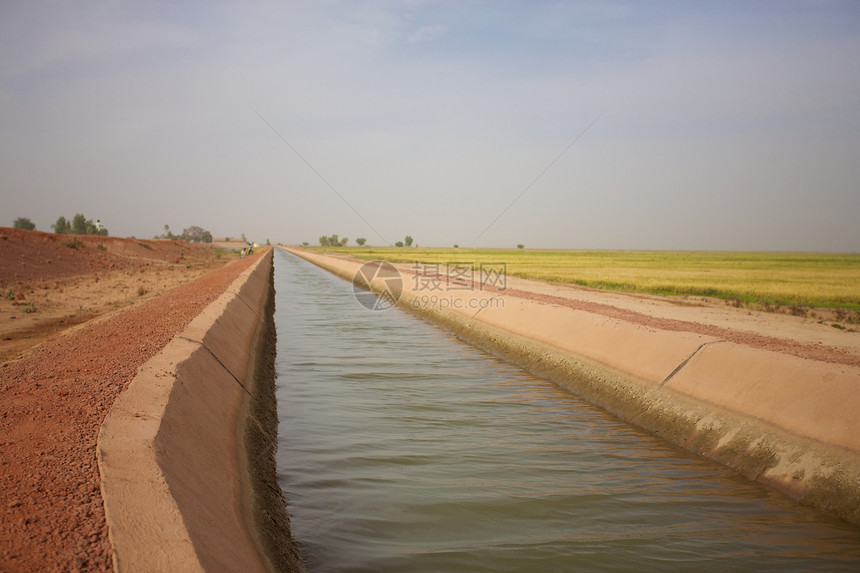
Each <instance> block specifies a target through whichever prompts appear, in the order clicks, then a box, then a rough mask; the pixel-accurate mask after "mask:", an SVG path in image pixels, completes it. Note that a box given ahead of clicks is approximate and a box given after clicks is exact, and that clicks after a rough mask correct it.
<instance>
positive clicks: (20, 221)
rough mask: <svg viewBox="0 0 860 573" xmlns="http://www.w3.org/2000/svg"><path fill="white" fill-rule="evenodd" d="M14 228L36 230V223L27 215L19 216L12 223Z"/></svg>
mask: <svg viewBox="0 0 860 573" xmlns="http://www.w3.org/2000/svg"><path fill="white" fill-rule="evenodd" d="M12 228H13V229H23V230H25V231H35V230H36V224H35V223H34V222H33V221H31V220H30V219H28V218H27V217H18V218H17V219H15V222H14V223H12Z"/></svg>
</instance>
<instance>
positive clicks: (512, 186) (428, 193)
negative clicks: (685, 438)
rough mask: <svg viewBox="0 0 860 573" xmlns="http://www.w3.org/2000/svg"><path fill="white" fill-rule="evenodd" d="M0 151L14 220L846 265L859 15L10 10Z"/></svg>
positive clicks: (675, 7) (5, 220)
mask: <svg viewBox="0 0 860 573" xmlns="http://www.w3.org/2000/svg"><path fill="white" fill-rule="evenodd" d="M269 124H270V125H271V127H270V125H269ZM273 128H274V129H273ZM276 131H277V133H276ZM0 134H2V137H0V177H2V188H0V201H2V203H0V204H2V209H0V212H2V216H0V225H4V226H10V225H11V224H12V221H13V220H14V219H15V218H16V217H18V216H26V217H30V218H31V219H32V220H33V221H34V222H35V223H36V224H37V226H38V228H39V229H41V230H50V224H51V223H53V222H54V221H56V219H57V217H58V216H60V215H65V216H66V217H70V216H72V215H74V214H75V213H76V212H83V213H84V214H86V215H87V216H88V217H89V218H92V219H94V220H95V219H96V218H99V219H101V220H102V221H103V222H104V224H105V225H106V226H107V228H108V229H109V230H110V232H111V234H112V235H118V236H137V237H152V236H153V235H156V234H158V233H161V232H162V231H163V227H164V225H165V224H169V225H170V227H171V229H172V230H174V231H175V232H179V231H181V230H182V229H183V228H184V227H188V226H191V225H199V226H202V227H204V228H206V229H208V230H210V231H211V232H212V233H213V234H214V235H215V236H224V235H227V236H238V235H239V234H241V233H245V234H246V235H247V236H248V238H249V239H253V240H256V241H260V242H263V241H265V240H266V239H270V240H271V241H272V242H284V243H297V242H301V241H309V242H311V243H316V242H317V238H318V237H319V236H320V235H323V234H326V235H328V234H333V233H337V234H339V235H341V236H347V237H349V238H350V239H354V238H356V237H365V238H367V239H368V243H369V244H374V245H381V244H386V243H393V242H394V241H397V240H400V239H402V238H403V236H404V235H406V234H410V235H412V236H414V237H415V240H416V242H417V243H418V244H419V245H421V246H450V245H452V244H454V243H459V244H460V246H463V247H465V246H472V245H474V246H487V247H513V246H515V245H516V244H517V243H524V244H525V245H526V246H528V247H558V248H631V249H732V250H827V251H860V2H856V1H845V2H838V1H834V2H830V1H810V2H793V1H783V0H780V1H776V2H748V1H743V2H736V3H735V2H723V1H720V2H713V1H708V2H687V1H679V2H639V1H635V2H633V1H631V2H601V3H596V2H595V3H592V2H532V1H529V2H525V1H524V2H469V1H465V2H453V1H452V2H432V1H411V2H385V1H377V2H356V1H343V2H338V1H328V2H260V3H248V2H242V3H234V2H223V3H220V2H200V3H197V2H103V3H90V2H57V3H45V2H9V1H5V0H0ZM278 134H280V135H278ZM577 137H579V139H578V140H576V138H577ZM282 138H283V139H282ZM574 140H576V141H575V143H573V145H571V143H572V142H574ZM568 146H570V147H569V148H568ZM565 149H567V151H566V152H565V151H564V150H565ZM563 152H564V153H563ZM299 154H300V155H299ZM560 154H561V155H560ZM559 155H560V156H559ZM302 158H304V159H302ZM553 162H554V163H553ZM550 165H551V166H550ZM548 166H550V167H549V169H546V168H547V167H548ZM544 170H546V171H544ZM541 173H543V175H542V176H541ZM539 176H540V177H539ZM536 178H537V181H535V179H536ZM326 182H327V183H326ZM533 182H534V184H533V185H531V184H532V183H533ZM530 185H531V187H529V186H530ZM332 188H333V189H332ZM518 197H519V199H518V200H517V198H518ZM515 200H516V201H515ZM512 202H513V205H511V203H512ZM350 205H351V206H352V208H351V207H350ZM508 207H510V208H509V209H507V211H505V209H506V208H508ZM353 209H354V210H353ZM356 211H357V212H358V213H359V214H360V215H358V214H356ZM503 212H504V214H502V213H503ZM500 214H502V215H501V217H499V215H500ZM497 217H498V219H497ZM494 220H495V223H493V221H494ZM491 223H493V224H492V225H491ZM490 225H491V226H490ZM488 226H490V227H489V229H487V227H488ZM479 236H480V239H478V237H479ZM476 239H477V242H476Z"/></svg>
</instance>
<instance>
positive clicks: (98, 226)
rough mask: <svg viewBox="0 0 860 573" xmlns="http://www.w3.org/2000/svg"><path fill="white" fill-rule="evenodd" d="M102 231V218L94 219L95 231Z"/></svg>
mask: <svg viewBox="0 0 860 573" xmlns="http://www.w3.org/2000/svg"><path fill="white" fill-rule="evenodd" d="M101 232H102V220H101V219H96V233H101Z"/></svg>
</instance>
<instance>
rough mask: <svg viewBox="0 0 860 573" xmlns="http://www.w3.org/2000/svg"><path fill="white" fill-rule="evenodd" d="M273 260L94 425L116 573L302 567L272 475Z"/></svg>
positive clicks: (156, 360) (207, 312)
mask: <svg viewBox="0 0 860 573" xmlns="http://www.w3.org/2000/svg"><path fill="white" fill-rule="evenodd" d="M272 256H273V251H272V250H270V251H269V252H268V253H264V254H263V256H262V257H260V259H259V260H258V261H257V262H255V263H254V265H252V266H251V267H250V268H249V269H247V270H246V271H245V272H244V273H243V274H242V275H241V276H240V277H239V278H238V279H236V281H235V282H234V283H233V284H232V285H231V286H230V287H229V288H228V289H227V291H226V292H225V293H224V294H223V295H221V297H219V298H218V299H217V300H216V301H214V302H213V303H211V304H210V305H209V306H207V307H206V308H205V309H204V310H203V312H201V314H200V315H199V316H198V317H197V318H195V319H194V320H193V321H192V322H191V323H190V324H189V325H188V327H187V328H186V329H185V330H184V331H183V332H182V333H180V335H178V336H177V337H176V338H174V339H173V340H172V341H171V342H170V343H169V344H168V345H167V346H166V347H165V348H164V349H163V350H162V351H161V352H160V353H159V354H158V355H156V356H155V357H153V358H152V359H151V360H149V361H148V362H147V363H146V364H144V365H143V366H141V368H140V370H139V371H138V374H137V376H136V377H135V379H134V380H133V381H132V383H131V384H130V385H129V387H128V388H127V389H126V391H125V392H123V393H122V394H121V395H120V397H119V398H118V399H117V401H116V402H115V403H114V405H113V407H112V408H111V411H110V413H109V414H108V416H107V417H106V418H105V421H104V423H103V424H102V427H101V430H100V432H99V437H98V444H97V448H96V450H97V457H98V463H99V471H100V473H101V492H102V498H103V500H104V507H105V516H106V519H107V524H108V531H109V537H110V541H111V545H112V548H113V561H114V569H115V570H116V571H119V572H126V571H214V570H218V571H223V570H228V571H302V570H303V567H302V565H301V562H300V559H299V556H298V551H297V549H296V546H295V544H294V543H293V540H292V538H291V536H290V528H289V518H288V516H287V513H286V507H285V504H284V500H283V496H282V494H281V489H280V487H279V486H278V483H277V480H276V475H275V461H274V450H275V448H276V445H277V430H276V429H277V420H278V418H277V404H276V401H275V391H274V353H275V329H274V318H273V311H274V285H273V264H272Z"/></svg>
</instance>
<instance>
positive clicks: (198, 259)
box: [0, 228, 238, 362]
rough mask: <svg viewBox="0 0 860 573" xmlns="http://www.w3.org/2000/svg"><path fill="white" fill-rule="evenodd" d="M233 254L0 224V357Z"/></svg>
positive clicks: (200, 272)
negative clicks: (4, 226)
mask: <svg viewBox="0 0 860 573" xmlns="http://www.w3.org/2000/svg"><path fill="white" fill-rule="evenodd" d="M236 258H238V255H237V254H234V253H228V252H226V251H224V250H221V249H217V248H213V247H212V246H210V245H202V244H192V243H186V242H183V241H168V240H158V239H156V240H138V239H121V238H116V237H91V236H81V235H56V234H53V233H40V232H38V231H21V230H16V229H8V228H0V362H2V361H3V360H7V359H9V358H12V357H13V356H15V355H17V354H18V353H20V352H23V351H25V350H27V349H28V348H31V347H33V346H35V345H36V344H39V343H41V342H43V341H45V340H46V339H48V338H50V337H51V336H52V335H54V334H56V333H58V332H60V331H62V330H65V329H67V328H69V327H71V326H74V325H77V324H80V323H82V322H86V321H88V320H91V319H93V318H95V317H97V316H99V315H102V314H104V313H106V312H110V311H113V310H116V309H118V308H122V307H126V306H129V305H131V304H136V303H138V302H143V301H145V300H147V299H149V298H152V297H155V296H157V295H159V294H161V293H164V292H167V291H168V290H170V289H172V288H174V287H176V286H177V285H179V284H182V283H184V282H188V281H190V280H193V279H195V278H197V277H199V276H201V275H203V274H205V273H208V272H210V271H211V270H212V269H214V268H215V267H217V266H221V265H223V264H224V263H226V262H227V261H230V260H233V259H236Z"/></svg>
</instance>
